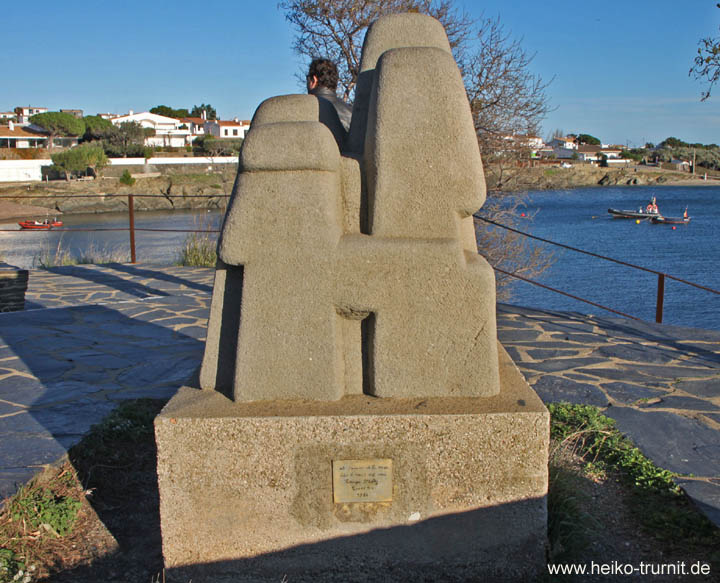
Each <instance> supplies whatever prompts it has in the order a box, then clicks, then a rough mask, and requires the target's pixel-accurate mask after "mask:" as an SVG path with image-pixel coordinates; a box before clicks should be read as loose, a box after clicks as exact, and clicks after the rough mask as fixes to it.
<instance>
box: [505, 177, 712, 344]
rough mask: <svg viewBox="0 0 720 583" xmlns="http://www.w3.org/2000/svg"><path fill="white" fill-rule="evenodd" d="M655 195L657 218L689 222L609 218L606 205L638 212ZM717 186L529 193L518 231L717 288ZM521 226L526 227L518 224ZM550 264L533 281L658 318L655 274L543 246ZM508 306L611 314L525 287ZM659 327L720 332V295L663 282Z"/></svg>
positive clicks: (515, 287)
mask: <svg viewBox="0 0 720 583" xmlns="http://www.w3.org/2000/svg"><path fill="white" fill-rule="evenodd" d="M653 196H655V197H656V198H657V203H658V207H659V210H660V213H662V214H663V215H665V216H672V217H679V216H682V213H683V211H684V210H685V207H687V208H688V214H689V216H690V217H692V220H691V221H690V223H689V224H686V225H676V226H675V228H673V226H671V225H661V224H652V223H651V222H649V221H640V222H639V223H638V222H636V221H635V220H632V219H614V218H612V217H611V215H610V214H609V213H608V212H607V211H608V208H616V209H628V210H637V209H638V208H639V207H645V205H646V204H647V203H648V202H649V201H650V200H651V198H652V197H653ZM718 204H720V187H717V186H688V187H682V186H661V187H657V186H654V187H650V186H647V187H644V186H643V187H639V186H631V187H605V188H600V187H595V188H578V189H573V190H564V191H563V190H550V191H536V192H530V193H529V196H528V202H527V207H526V208H521V209H519V211H518V212H525V213H526V215H528V217H532V218H528V219H527V220H524V219H521V227H520V229H521V230H524V231H526V232H528V233H530V234H533V235H536V236H538V237H542V238H545V239H550V240H552V241H556V242H558V243H563V244H565V245H570V246H572V247H578V248H580V249H584V250H586V251H591V252H593V253H597V254H600V255H605V256H608V257H612V258H614V259H619V260H621V261H625V262H628V263H633V264H635V265H639V266H642V267H646V268H649V269H654V270H656V271H660V272H663V273H666V274H669V275H673V276H676V277H679V278H682V279H685V280H688V281H691V282H693V283H697V284H700V285H703V286H706V287H710V288H713V289H715V290H720V270H719V268H720V262H719V261H718V259H719V258H720V226H718V222H717V221H718V218H720V215H719V214H718V209H717V206H718ZM522 221H524V222H522ZM540 245H541V246H542V248H543V249H547V250H548V251H549V252H550V253H552V254H553V256H554V259H555V262H554V263H553V265H552V266H551V267H550V268H549V269H548V270H547V271H546V272H544V273H543V274H542V275H540V276H539V277H537V278H536V279H537V281H539V282H541V283H543V284H545V285H548V286H551V287H554V288H557V289H560V290H562V291H565V292H568V293H571V294H573V295H576V296H579V297H582V298H584V299H587V300H591V301H593V302H596V303H599V304H602V305H605V306H608V307H611V308H613V309H616V310H619V311H621V312H624V313H626V314H630V315H632V316H636V317H638V318H641V319H643V320H649V321H655V307H656V296H657V285H658V277H657V275H655V274H652V273H647V272H644V271H640V270H637V269H632V268H629V267H625V266H621V265H617V264H614V263H611V262H608V261H604V260H602V259H597V258H594V257H590V256H587V255H583V254H580V253H576V252H574V251H570V250H563V249H560V248H558V247H554V246H550V245H546V244H540ZM511 289H512V297H511V299H510V300H508V302H509V303H512V304H516V305H522V306H529V307H538V308H547V309H554V310H563V311H577V312H581V313H584V314H605V315H612V314H610V313H609V312H606V311H604V310H602V309H600V308H597V307H594V306H591V305H588V304H585V303H582V302H579V301H577V300H573V299H571V298H567V297H564V296H562V295H559V294H556V293H554V292H551V291H547V290H544V289H542V288H540V287H537V286H534V285H532V284H529V283H525V282H517V283H515V284H513V285H512V288H511ZM663 312H664V314H663V322H664V323H668V324H676V325H682V326H692V327H698V328H709V329H715V330H718V329H720V295H717V294H713V293H710V292H707V291H702V290H699V289H696V288H693V287H691V286H688V285H686V284H683V283H679V282H676V281H672V280H670V279H668V278H665V302H664V311H663Z"/></svg>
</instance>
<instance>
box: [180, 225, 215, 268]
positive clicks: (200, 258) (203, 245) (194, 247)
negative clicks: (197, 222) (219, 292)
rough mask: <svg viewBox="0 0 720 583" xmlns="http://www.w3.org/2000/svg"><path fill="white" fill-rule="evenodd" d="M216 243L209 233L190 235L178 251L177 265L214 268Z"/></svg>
mask: <svg viewBox="0 0 720 583" xmlns="http://www.w3.org/2000/svg"><path fill="white" fill-rule="evenodd" d="M216 248H217V243H216V242H215V241H214V240H213V239H211V238H210V234H209V233H190V234H189V235H188V236H187V238H186V239H185V244H184V245H183V247H182V249H181V250H180V257H179V258H178V260H177V264H178V265H184V266H187V267H215V264H216V263H217V249H216Z"/></svg>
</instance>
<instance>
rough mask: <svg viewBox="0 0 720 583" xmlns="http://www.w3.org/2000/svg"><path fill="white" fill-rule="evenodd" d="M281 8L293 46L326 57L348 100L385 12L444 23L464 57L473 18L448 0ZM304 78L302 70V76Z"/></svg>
mask: <svg viewBox="0 0 720 583" xmlns="http://www.w3.org/2000/svg"><path fill="white" fill-rule="evenodd" d="M278 8H280V9H281V10H284V11H285V18H287V20H289V21H290V22H291V23H292V25H293V26H294V27H295V28H296V30H297V33H298V34H297V37H296V38H295V43H294V46H293V48H294V49H295V52H297V53H298V54H300V55H302V56H304V57H306V58H307V59H308V62H309V61H310V60H311V59H313V58H315V57H324V58H328V59H330V60H332V61H334V62H335V64H336V65H337V67H338V73H339V75H340V82H339V85H340V87H341V88H342V92H343V99H345V100H346V101H347V100H350V99H351V98H352V95H353V93H354V89H355V81H356V80H357V76H358V73H359V72H360V53H361V51H362V43H363V39H364V37H365V31H366V30H367V28H368V26H370V24H371V23H372V22H373V21H374V20H377V19H378V18H379V17H380V16H383V15H384V14H397V13H400V12H422V13H425V14H430V15H431V16H434V17H435V18H437V19H438V20H439V21H440V22H442V23H443V25H444V26H445V30H446V32H447V34H448V39H449V40H450V45H451V46H452V47H453V48H454V50H455V51H456V53H457V54H456V55H455V57H456V60H458V57H460V59H459V60H458V62H461V61H462V56H463V50H464V47H465V44H466V43H467V39H468V37H469V35H470V31H471V27H472V24H473V21H472V19H471V18H470V17H469V16H467V15H466V14H464V13H462V14H461V13H459V12H458V11H457V10H455V9H454V8H453V6H452V2H451V1H450V0H439V1H436V0H283V1H282V2H280V3H279V4H278ZM302 79H303V80H304V79H305V77H304V75H303V76H302Z"/></svg>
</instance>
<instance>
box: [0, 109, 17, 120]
mask: <svg viewBox="0 0 720 583" xmlns="http://www.w3.org/2000/svg"><path fill="white" fill-rule="evenodd" d="M0 119H15V112H14V111H0Z"/></svg>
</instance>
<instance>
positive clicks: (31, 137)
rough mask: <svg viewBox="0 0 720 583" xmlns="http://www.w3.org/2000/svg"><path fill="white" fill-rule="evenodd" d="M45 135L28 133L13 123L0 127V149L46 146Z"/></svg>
mask: <svg viewBox="0 0 720 583" xmlns="http://www.w3.org/2000/svg"><path fill="white" fill-rule="evenodd" d="M47 139H48V137H47V134H42V133H37V132H33V131H29V130H28V129H26V128H24V127H19V126H17V125H16V124H14V123H13V122H10V123H9V124H8V125H7V126H1V125H0V148H39V147H44V146H46V145H47Z"/></svg>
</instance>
